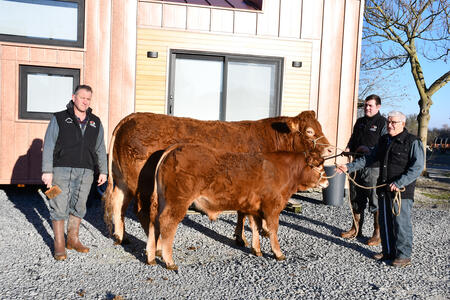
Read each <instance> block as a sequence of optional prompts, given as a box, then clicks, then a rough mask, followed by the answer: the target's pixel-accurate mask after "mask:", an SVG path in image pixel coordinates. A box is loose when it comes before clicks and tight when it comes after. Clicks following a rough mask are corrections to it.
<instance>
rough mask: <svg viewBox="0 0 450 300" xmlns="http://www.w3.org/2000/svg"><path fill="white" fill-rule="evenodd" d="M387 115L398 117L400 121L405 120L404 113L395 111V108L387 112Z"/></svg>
mask: <svg viewBox="0 0 450 300" xmlns="http://www.w3.org/2000/svg"><path fill="white" fill-rule="evenodd" d="M388 117H399V118H400V121H402V122H406V116H405V114H404V113H402V112H400V111H396V110H393V111H390V112H389V114H388Z"/></svg>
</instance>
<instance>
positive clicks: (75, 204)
mask: <svg viewBox="0 0 450 300" xmlns="http://www.w3.org/2000/svg"><path fill="white" fill-rule="evenodd" d="M93 180H94V171H93V170H90V169H82V168H69V167H56V168H53V185H57V186H59V187H60V189H61V191H62V192H61V194H59V195H58V196H56V197H55V198H53V199H50V201H49V207H50V218H51V219H52V220H55V221H57V220H65V219H67V218H68V217H69V214H71V215H74V216H76V217H79V218H83V217H84V216H85V215H86V202H87V199H88V195H89V191H90V190H91V185H92V181H93Z"/></svg>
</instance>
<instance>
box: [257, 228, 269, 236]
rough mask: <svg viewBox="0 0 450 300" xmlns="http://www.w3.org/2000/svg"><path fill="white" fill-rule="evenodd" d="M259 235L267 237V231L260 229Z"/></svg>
mask: <svg viewBox="0 0 450 300" xmlns="http://www.w3.org/2000/svg"><path fill="white" fill-rule="evenodd" d="M259 234H260V235H261V236H262V237H269V231H267V230H265V229H264V228H262V229H261V230H260V231H259Z"/></svg>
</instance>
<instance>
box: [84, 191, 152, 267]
mask: <svg viewBox="0 0 450 300" xmlns="http://www.w3.org/2000/svg"><path fill="white" fill-rule="evenodd" d="M93 187H94V189H95V185H93ZM86 206H87V213H86V216H85V217H84V220H85V221H86V222H89V223H90V224H91V225H92V226H93V227H94V228H96V229H97V230H98V231H99V232H100V233H101V234H102V235H103V236H105V237H107V238H109V239H110V240H111V243H113V242H114V239H113V237H112V235H111V234H110V233H109V230H108V228H107V226H106V224H105V222H104V221H103V203H102V200H101V194H100V193H96V192H95V191H93V190H91V194H89V199H88V202H87V205H86ZM125 218H126V219H131V220H133V221H135V222H137V223H139V220H138V218H137V217H136V215H135V213H134V211H133V205H130V206H129V207H128V209H127V211H126V213H125ZM142 230H143V229H142ZM125 238H126V240H125V241H123V242H122V244H121V245H120V247H122V248H123V249H124V251H125V252H128V253H129V254H131V255H133V256H134V257H135V258H136V259H137V260H139V261H141V262H143V263H146V262H147V258H146V257H145V255H144V251H145V247H146V243H145V242H143V241H142V240H140V239H138V238H137V237H135V236H134V235H132V234H129V233H127V232H126V227H125ZM118 246H119V245H118Z"/></svg>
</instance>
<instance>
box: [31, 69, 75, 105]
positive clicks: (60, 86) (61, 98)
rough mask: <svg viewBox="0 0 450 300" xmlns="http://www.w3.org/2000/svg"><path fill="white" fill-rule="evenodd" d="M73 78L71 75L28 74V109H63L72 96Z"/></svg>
mask: <svg viewBox="0 0 450 300" xmlns="http://www.w3.org/2000/svg"><path fill="white" fill-rule="evenodd" d="M73 80H74V78H73V77H71V76H59V75H49V74H28V78H27V82H28V88H27V111H28V112H57V111H60V110H63V109H64V108H65V107H66V104H67V102H69V100H70V98H71V96H72V92H73Z"/></svg>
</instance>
